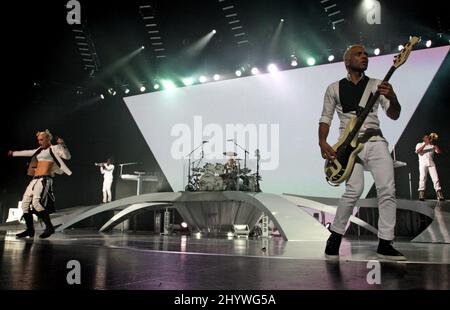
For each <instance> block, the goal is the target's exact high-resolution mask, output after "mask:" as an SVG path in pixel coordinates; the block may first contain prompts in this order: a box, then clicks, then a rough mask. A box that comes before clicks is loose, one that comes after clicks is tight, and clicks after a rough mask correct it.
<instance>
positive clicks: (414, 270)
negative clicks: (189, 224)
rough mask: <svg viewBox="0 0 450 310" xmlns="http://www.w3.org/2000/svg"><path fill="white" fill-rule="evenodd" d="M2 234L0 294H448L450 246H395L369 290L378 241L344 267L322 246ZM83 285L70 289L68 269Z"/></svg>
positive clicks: (355, 249) (353, 251) (352, 249)
mask: <svg viewBox="0 0 450 310" xmlns="http://www.w3.org/2000/svg"><path fill="white" fill-rule="evenodd" d="M15 233H17V231H8V232H0V257H2V263H1V264H2V268H1V272H0V289H20V290H23V289H61V288H77V287H78V288H83V289H100V290H104V289H107V290H310V289H311V290H336V289H338V290H341V289H345V290H393V289H401V290H404V289H407V290H409V289H414V290H416V289H426V290H448V289H450V245H449V244H429V243H411V242H409V240H402V241H397V242H396V243H395V245H396V247H397V248H398V249H399V250H400V251H401V252H402V253H404V254H405V255H406V257H407V258H408V261H406V262H387V261H386V262H384V261H380V265H379V266H380V267H381V268H380V270H381V274H380V284H369V283H368V281H367V278H368V274H369V272H370V271H371V270H372V269H373V267H371V266H372V265H370V264H371V263H373V262H370V261H371V260H376V255H375V251H376V246H377V241H376V240H375V238H370V239H364V240H363V239H360V240H356V239H348V238H346V239H344V241H343V244H342V246H341V260H340V262H337V263H334V262H329V261H327V260H325V258H324V256H323V250H324V247H325V242H323V241H294V242H293V241H285V240H283V239H282V238H269V239H246V238H238V239H237V238H234V239H217V238H214V239H208V238H197V237H195V236H160V235H153V234H144V233H120V232H111V233H100V232H98V231H86V230H67V231H65V232H64V233H56V234H55V235H53V236H52V237H51V238H50V239H48V240H39V238H35V240H34V241H32V240H18V239H16V238H15ZM72 260H75V261H78V262H79V263H80V268H81V278H80V280H81V284H79V285H69V284H68V283H67V280H66V277H67V275H68V273H69V272H70V271H71V270H72V269H71V268H67V263H68V262H69V261H72Z"/></svg>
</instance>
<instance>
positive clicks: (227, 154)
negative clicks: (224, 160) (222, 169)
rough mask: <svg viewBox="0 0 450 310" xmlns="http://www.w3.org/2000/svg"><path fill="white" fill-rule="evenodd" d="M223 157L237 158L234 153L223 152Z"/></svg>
mask: <svg viewBox="0 0 450 310" xmlns="http://www.w3.org/2000/svg"><path fill="white" fill-rule="evenodd" d="M223 155H225V156H237V153H236V152H223Z"/></svg>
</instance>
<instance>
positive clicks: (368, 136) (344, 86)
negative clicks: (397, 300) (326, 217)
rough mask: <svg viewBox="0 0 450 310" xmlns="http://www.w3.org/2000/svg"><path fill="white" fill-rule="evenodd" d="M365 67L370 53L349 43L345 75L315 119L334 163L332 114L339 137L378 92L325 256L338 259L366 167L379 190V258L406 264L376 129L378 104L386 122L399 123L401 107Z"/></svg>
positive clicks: (385, 153) (390, 177) (384, 147)
mask: <svg viewBox="0 0 450 310" xmlns="http://www.w3.org/2000/svg"><path fill="white" fill-rule="evenodd" d="M368 63H369V59H368V54H367V52H366V50H365V48H364V47H363V46H361V45H353V46H350V47H349V48H348V49H347V50H346V51H345V53H344V64H345V67H346V69H347V76H346V77H345V78H343V79H342V80H340V81H337V82H335V83H333V84H331V85H330V86H328V88H327V90H326V93H325V98H324V104H323V111H322V116H321V118H320V121H319V146H320V150H321V153H322V157H323V158H324V159H333V158H334V157H335V156H336V153H335V151H334V149H333V148H332V147H331V146H330V145H329V144H328V143H327V137H328V134H329V129H330V125H331V122H332V119H333V115H334V112H335V111H336V112H337V115H338V117H339V120H340V126H339V129H340V134H341V136H342V134H343V132H344V130H345V128H346V126H347V125H348V123H349V121H350V119H351V118H352V117H353V116H355V115H357V113H358V112H359V111H360V110H361V107H362V105H361V103H366V102H367V99H368V98H369V96H370V94H371V93H374V92H376V91H377V90H378V91H379V93H380V97H379V98H378V99H377V102H376V104H375V105H374V107H373V109H372V111H371V112H370V113H369V115H368V116H367V118H366V120H365V122H364V124H363V126H362V127H361V129H360V132H359V135H358V136H359V139H360V141H361V142H363V143H364V142H365V145H364V148H363V149H362V151H361V152H360V153H359V155H358V157H357V159H356V163H355V165H354V168H353V171H352V172H351V175H350V177H349V179H348V180H347V182H346V186H345V192H344V194H343V196H342V197H341V199H340V200H339V203H338V207H337V211H336V217H335V218H334V221H333V224H332V225H331V226H330V231H331V235H330V237H329V239H328V241H327V245H326V248H325V256H326V257H327V259H329V260H339V248H340V244H341V240H342V236H343V235H344V233H345V228H346V225H347V223H348V220H349V218H350V216H351V215H352V211H353V208H354V207H355V205H356V202H357V201H358V199H359V198H360V196H361V195H362V193H363V190H364V168H366V169H367V170H369V171H370V172H371V174H372V176H373V178H374V181H375V186H376V189H377V196H378V209H379V219H378V238H379V243H378V249H377V255H378V257H380V258H384V259H389V260H406V258H405V256H403V254H402V253H400V252H399V251H397V250H396V249H395V248H394V247H393V246H392V241H393V240H394V228H395V221H396V207H397V202H396V199H395V182H394V166H393V160H392V158H391V155H390V153H389V150H388V143H387V141H386V139H385V138H383V135H382V132H381V130H380V127H379V123H380V122H379V119H378V115H377V114H378V107H379V106H381V107H382V108H383V110H384V111H385V112H386V114H387V116H388V117H389V118H391V119H393V120H397V119H398V118H399V117H400V111H401V106H400V104H399V102H398V100H397V96H396V94H395V92H394V90H393V89H392V86H391V85H390V84H389V83H387V82H381V81H380V80H376V79H372V78H369V77H368V76H366V75H365V74H364V72H365V71H366V70H367V67H368Z"/></svg>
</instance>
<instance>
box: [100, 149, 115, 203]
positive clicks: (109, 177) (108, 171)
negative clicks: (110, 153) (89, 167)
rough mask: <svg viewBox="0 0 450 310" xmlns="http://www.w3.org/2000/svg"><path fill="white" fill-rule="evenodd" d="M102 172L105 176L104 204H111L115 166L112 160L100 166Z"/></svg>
mask: <svg viewBox="0 0 450 310" xmlns="http://www.w3.org/2000/svg"><path fill="white" fill-rule="evenodd" d="M100 172H101V174H103V189H102V191H103V203H107V202H111V200H112V196H111V185H112V182H113V172H114V165H113V164H112V160H111V159H110V158H108V160H107V161H106V163H103V164H102V165H101V166H100Z"/></svg>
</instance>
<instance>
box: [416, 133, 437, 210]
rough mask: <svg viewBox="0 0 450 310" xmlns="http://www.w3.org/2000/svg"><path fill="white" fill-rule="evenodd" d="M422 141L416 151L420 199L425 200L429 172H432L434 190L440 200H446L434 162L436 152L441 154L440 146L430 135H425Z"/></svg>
mask: <svg viewBox="0 0 450 310" xmlns="http://www.w3.org/2000/svg"><path fill="white" fill-rule="evenodd" d="M422 141H423V142H422V143H418V144H417V145H416V153H417V155H418V156H419V173H420V176H419V199H420V200H422V201H423V200H425V189H426V187H425V186H426V182H427V176H428V173H430V176H431V180H432V181H433V184H434V190H435V191H436V197H437V199H438V200H441V201H442V200H444V194H443V193H442V189H441V185H440V183H439V176H438V173H437V170H436V164H435V163H434V160H433V156H434V153H436V154H441V153H442V151H441V149H440V147H439V146H438V145H437V144H435V142H434V140H432V139H431V138H430V136H429V135H425V136H424V137H423V138H422Z"/></svg>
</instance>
